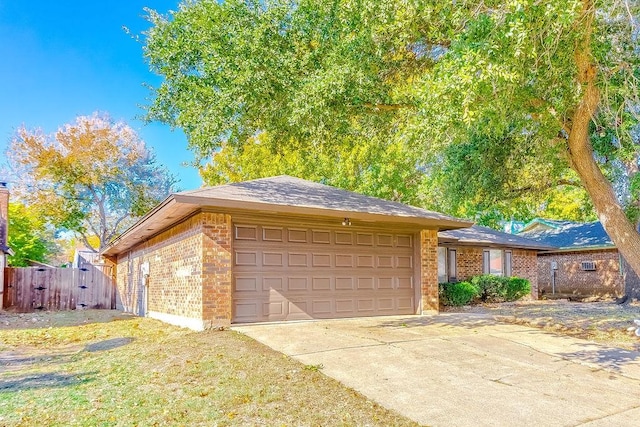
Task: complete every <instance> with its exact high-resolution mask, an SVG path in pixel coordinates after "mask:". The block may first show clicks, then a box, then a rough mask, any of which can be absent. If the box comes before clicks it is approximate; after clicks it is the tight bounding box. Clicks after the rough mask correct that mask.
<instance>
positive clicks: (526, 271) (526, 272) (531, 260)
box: [511, 249, 539, 299]
mask: <svg viewBox="0 0 640 427" xmlns="http://www.w3.org/2000/svg"><path fill="white" fill-rule="evenodd" d="M511 274H512V275H514V276H518V277H522V278H524V279H527V280H529V282H530V283H531V297H532V298H533V299H538V292H539V291H538V252H537V251H528V250H525V249H513V250H512V251H511Z"/></svg>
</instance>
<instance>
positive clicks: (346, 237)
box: [335, 231, 353, 245]
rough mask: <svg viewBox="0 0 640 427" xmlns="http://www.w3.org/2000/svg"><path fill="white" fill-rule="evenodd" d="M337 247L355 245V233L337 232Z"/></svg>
mask: <svg viewBox="0 0 640 427" xmlns="http://www.w3.org/2000/svg"><path fill="white" fill-rule="evenodd" d="M335 236H336V245H353V233H348V232H345V231H336V232H335Z"/></svg>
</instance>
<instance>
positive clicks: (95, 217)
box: [9, 114, 175, 251]
mask: <svg viewBox="0 0 640 427" xmlns="http://www.w3.org/2000/svg"><path fill="white" fill-rule="evenodd" d="M9 157H10V163H11V165H12V167H13V169H14V173H15V174H16V177H17V178H16V183H17V184H16V186H15V187H14V189H15V190H16V193H17V195H18V196H19V197H20V198H21V199H22V200H24V201H25V203H27V204H28V205H29V207H30V209H32V211H35V212H38V213H39V214H40V215H42V217H43V218H46V219H47V220H48V221H49V222H50V223H51V224H53V225H54V226H56V227H57V228H60V229H62V230H69V231H73V232H75V233H77V234H78V235H79V237H80V238H81V239H82V241H83V242H84V244H85V245H86V246H87V247H88V248H91V249H94V250H96V251H98V250H101V249H102V248H104V247H105V246H106V245H107V244H108V243H109V242H110V241H111V240H112V239H113V238H114V237H116V236H117V235H118V234H119V233H121V232H122V231H124V229H126V228H127V227H128V226H130V225H131V224H132V223H133V221H135V219H136V218H137V217H139V216H141V215H143V214H144V213H146V212H147V211H148V210H149V209H150V208H151V207H153V206H154V205H155V204H157V203H158V202H159V201H161V200H162V199H164V198H165V197H166V196H167V194H168V193H169V192H170V191H171V188H172V186H173V184H174V182H175V179H174V178H173V177H172V176H171V175H170V174H169V173H168V171H167V170H166V169H165V168H164V167H161V166H159V165H157V164H156V161H155V155H154V154H153V152H151V151H150V150H149V149H147V148H146V146H145V144H144V141H142V140H141V139H140V138H139V137H138V135H137V134H136V132H135V131H134V130H133V129H132V128H131V127H129V126H128V125H127V124H125V123H124V122H114V121H113V120H111V119H110V118H109V117H108V116H105V115H98V114H94V115H92V116H80V117H77V118H76V121H75V122H74V123H71V124H67V125H64V126H62V127H61V128H60V129H58V131H57V132H56V133H55V134H52V135H45V134H43V133H42V132H41V131H39V130H27V129H25V128H21V129H19V130H18V132H17V134H16V135H15V137H14V138H13V140H12V142H11V145H10V148H9ZM92 236H97V238H98V242H99V244H98V245H97V246H95V244H92V241H94V242H95V239H92V238H91V237H92Z"/></svg>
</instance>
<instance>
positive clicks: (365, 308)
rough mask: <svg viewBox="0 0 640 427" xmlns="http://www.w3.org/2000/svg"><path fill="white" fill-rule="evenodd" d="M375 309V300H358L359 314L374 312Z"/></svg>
mask: <svg viewBox="0 0 640 427" xmlns="http://www.w3.org/2000/svg"><path fill="white" fill-rule="evenodd" d="M374 308H375V300H374V299H373V298H358V312H360V313H361V314H362V313H364V312H373V311H374Z"/></svg>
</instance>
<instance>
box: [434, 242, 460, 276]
mask: <svg viewBox="0 0 640 427" xmlns="http://www.w3.org/2000/svg"><path fill="white" fill-rule="evenodd" d="M457 275H458V272H457V269H456V250H455V249H448V248H443V247H438V283H446V282H455V281H456V276H457Z"/></svg>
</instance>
